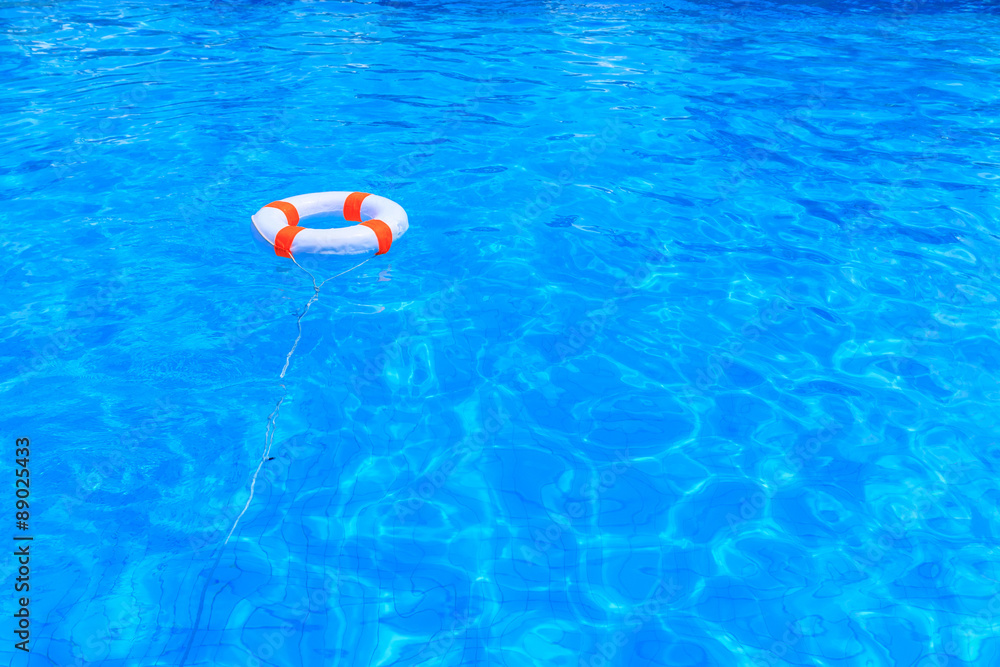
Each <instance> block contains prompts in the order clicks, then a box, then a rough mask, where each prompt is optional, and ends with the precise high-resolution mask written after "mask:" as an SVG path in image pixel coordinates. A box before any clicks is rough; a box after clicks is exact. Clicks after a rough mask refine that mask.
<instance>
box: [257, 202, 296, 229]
mask: <svg viewBox="0 0 1000 667" xmlns="http://www.w3.org/2000/svg"><path fill="white" fill-rule="evenodd" d="M268 206H270V207H271V208H276V209H278V210H279V211H281V212H282V213H284V214H285V219H287V220H288V224H290V225H292V226H294V225H297V224H299V211H298V209H296V208H295V207H294V206H293V205H292V204H289V203H288V202H286V201H281V200H280V199H279V200H278V201H273V202H271V203H270V204H267V205H266V206H264V208H267V207H268Z"/></svg>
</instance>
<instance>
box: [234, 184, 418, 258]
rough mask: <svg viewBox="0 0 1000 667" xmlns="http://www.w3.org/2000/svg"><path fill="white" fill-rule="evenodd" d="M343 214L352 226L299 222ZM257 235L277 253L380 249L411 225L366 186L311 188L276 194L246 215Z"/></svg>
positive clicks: (396, 206)
mask: <svg viewBox="0 0 1000 667" xmlns="http://www.w3.org/2000/svg"><path fill="white" fill-rule="evenodd" d="M331 215H333V216H335V215H343V217H344V220H345V221H347V222H356V223H358V224H356V225H352V226H350V227H337V228H333V229H316V228H313V227H306V226H304V225H302V224H300V223H302V222H308V220H309V219H310V218H314V219H315V218H322V217H329V216H331ZM250 220H251V224H252V227H253V231H254V234H255V236H257V237H258V238H259V239H260V240H262V241H263V242H264V243H266V244H268V245H270V246H273V247H274V253H275V254H276V255H278V256H279V257H293V256H295V257H297V256H299V255H300V254H315V255H362V254H367V253H370V252H372V251H374V252H375V254H376V255H381V254H384V253H386V252H388V251H389V248H390V246H392V242H393V241H395V240H397V239H398V238H400V237H401V236H402V235H403V234H405V233H406V230H407V229H408V228H409V226H410V225H409V221H408V220H407V218H406V211H404V210H403V207H402V206H400V205H399V204H397V203H396V202H394V201H392V200H391V199H386V198H385V197H379V196H378V195H373V194H369V193H367V192H314V193H312V194H308V195H296V196H294V197H288V198H287V199H279V200H278V201H273V202H271V203H270V204H267V205H266V206H264V207H263V208H262V209H260V210H259V211H257V213H255V214H254V215H253V216H251V218H250Z"/></svg>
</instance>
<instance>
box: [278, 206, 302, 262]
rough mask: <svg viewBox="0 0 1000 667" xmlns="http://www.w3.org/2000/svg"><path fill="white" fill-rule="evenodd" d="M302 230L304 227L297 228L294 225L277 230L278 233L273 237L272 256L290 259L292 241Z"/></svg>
mask: <svg viewBox="0 0 1000 667" xmlns="http://www.w3.org/2000/svg"><path fill="white" fill-rule="evenodd" d="M276 208H277V207H276ZM304 229H305V227H298V226H296V225H288V226H287V227H282V228H281V229H279V230H278V233H277V234H275V235H274V254H275V255H277V256H278V257H291V256H292V239H294V238H295V235H296V234H298V233H299V232H301V231H302V230H304Z"/></svg>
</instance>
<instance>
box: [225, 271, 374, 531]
mask: <svg viewBox="0 0 1000 667" xmlns="http://www.w3.org/2000/svg"><path fill="white" fill-rule="evenodd" d="M372 257H374V255H372ZM370 259H371V257H369V258H368V259H366V260H365V261H364V262H361V264H358V265H357V266H352V267H351V268H349V269H347V270H346V271H343V272H341V273H338V274H337V275H335V276H330V277H329V278H327V279H326V280H324V281H323V282H321V283H320V284H319V285H317V284H316V277H315V276H314V275H313V274H311V273H309V271H307V270H306V269H304V268H303V267H302V265H301V264H299V263H298V262H297V261H295V258H294V257H292V261H293V262H295V266H297V267H299V268H300V269H302V270H303V271H305V272H306V274H307V275H308V276H309V278H310V279H311V280H312V284H313V295H312V298H310V299H309V302H308V303H307V304H306V307H305V308H304V309H303V311H302V313H301V314H300V315H299V317H298V319H297V320H296V325H297V326H298V328H299V334H298V336H296V337H295V342H294V343H292V349H290V350H289V351H288V354H287V355H286V356H285V365H284V367H282V369H281V375H279V376H278V378H279V379H281V380H284V379H285V373H287V372H288V365H289V364H290V363H291V362H292V355H293V354H295V350H296V348H298V346H299V341H300V340H302V318H303V317H305V316H306V313H308V312H309V308H310V306H312V305H313V304H314V303H316V300H317V299H318V298H319V291H320V289H321V288H322V287H323V285H325V284H327V283H328V282H330V281H331V280H333V279H334V278H339V277H340V276H342V275H344V274H345V273H350V272H351V271H353V270H354V269H357V268H360V267H361V266H363V265H364V264H365V262H367V261H368V260H370ZM281 388H282V389H283V390H285V392H284V393H283V394H282V395H281V398H279V399H278V403H277V405H275V406H274V410H272V411H271V414H270V415H268V417H267V429H266V430H265V432H264V453H263V454H262V455H261V457H260V463H258V464H257V470H255V471H254V473H253V477H252V478H251V479H250V497H249V498H247V504H246V505H244V506H243V511H242V512H240V515H239V516H238V517H236V521H234V522H233V527H232V528H230V529H229V534H228V535H226V541H225V542H223V543H222V544H223V546H225V545H226V544H229V538H230V537H232V536H233V532H234V531H235V530H236V526H237V525H238V524H239V522H240V519H242V518H243V515H244V514H246V511H247V509H249V508H250V502H251V501H252V500H253V493H254V488H255V487H256V486H257V476H258V475H259V474H260V469H261V468H263V467H264V464H265V463H266V462H267V459H268V456H269V455H270V453H271V445H272V444H273V443H274V431H275V428H276V426H275V422H277V420H278V412H279V411H280V410H281V404H282V403H284V402H285V398H286V397H287V396H288V390H287V388H286V387H285V384H284V383H282V384H281Z"/></svg>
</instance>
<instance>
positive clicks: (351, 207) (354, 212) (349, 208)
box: [344, 192, 368, 222]
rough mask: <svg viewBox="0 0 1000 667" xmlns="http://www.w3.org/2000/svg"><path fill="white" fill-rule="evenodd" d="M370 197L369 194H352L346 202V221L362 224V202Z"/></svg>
mask: <svg viewBox="0 0 1000 667" xmlns="http://www.w3.org/2000/svg"><path fill="white" fill-rule="evenodd" d="M367 196H368V193H367V192H352V193H351V194H349V195H347V199H345V200H344V220H347V221H348V222H361V202H363V201H364V200H365V197H367Z"/></svg>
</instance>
